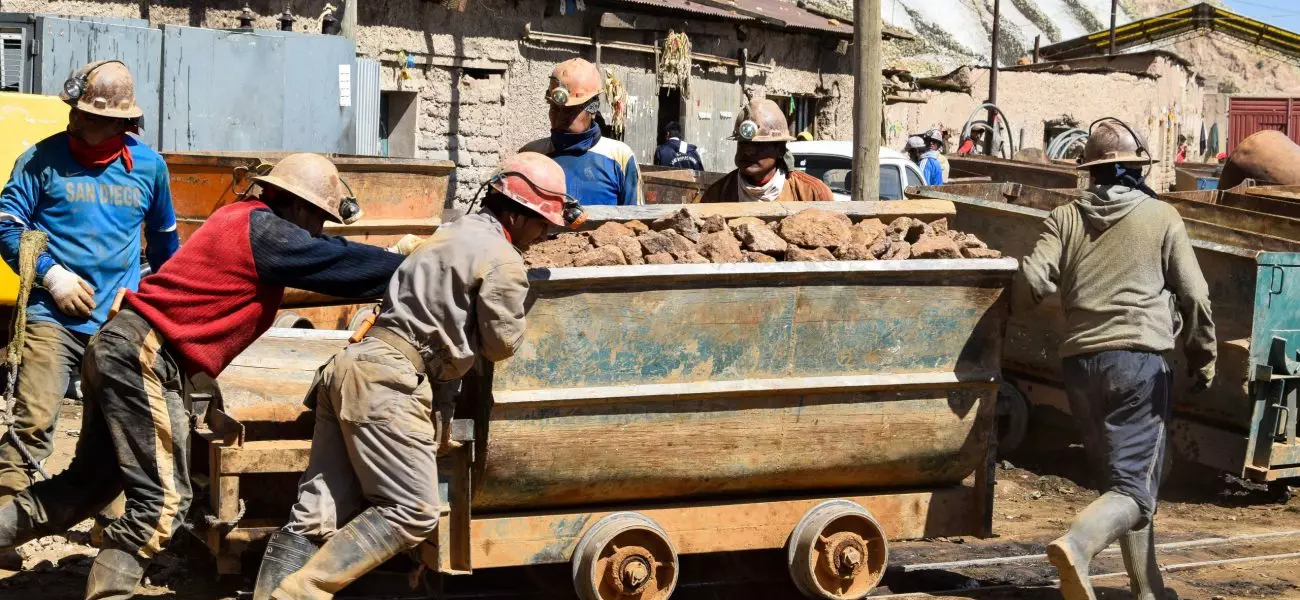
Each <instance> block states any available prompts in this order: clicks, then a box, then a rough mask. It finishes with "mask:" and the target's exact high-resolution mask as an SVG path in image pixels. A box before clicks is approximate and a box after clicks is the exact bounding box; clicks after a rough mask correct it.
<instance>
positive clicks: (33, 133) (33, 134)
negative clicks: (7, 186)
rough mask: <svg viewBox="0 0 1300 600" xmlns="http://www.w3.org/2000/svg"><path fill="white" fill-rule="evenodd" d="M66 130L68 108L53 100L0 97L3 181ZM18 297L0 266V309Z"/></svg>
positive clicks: (5, 269)
mask: <svg viewBox="0 0 1300 600" xmlns="http://www.w3.org/2000/svg"><path fill="white" fill-rule="evenodd" d="M67 127H68V105H66V104H64V103H63V102H62V101H61V100H59V99H58V97H55V96H37V95H33V94H14V93H0V131H3V132H5V133H4V135H0V172H3V173H4V178H5V181H6V182H7V181H8V180H9V173H11V172H12V171H13V167H14V161H16V160H18V156H19V155H21V154H22V153H23V152H25V151H26V150H27V149H28V148H30V147H31V146H32V145H33V144H35V143H36V142H39V141H41V140H43V139H45V138H47V137H49V136H50V135H53V134H55V133H58V132H60V131H63V130H64V129H67ZM17 297H18V276H17V275H15V274H14V272H13V270H12V269H10V268H9V267H8V265H5V264H4V263H0V305H3V306H12V305H13V303H14V300H15V299H17Z"/></svg>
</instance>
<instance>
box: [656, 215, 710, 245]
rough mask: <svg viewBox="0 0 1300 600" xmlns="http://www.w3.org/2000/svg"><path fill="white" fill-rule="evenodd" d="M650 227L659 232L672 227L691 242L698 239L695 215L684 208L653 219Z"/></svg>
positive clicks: (698, 228) (698, 229)
mask: <svg viewBox="0 0 1300 600" xmlns="http://www.w3.org/2000/svg"><path fill="white" fill-rule="evenodd" d="M650 229H653V230H655V231H659V232H662V231H665V230H668V229H672V230H673V231H676V232H677V233H679V234H681V235H682V236H683V237H685V238H686V239H688V240H690V241H692V242H695V241H699V239H700V227H699V224H698V223H696V222H695V216H694V215H692V214H691V213H690V211H688V210H686V209H685V208H683V209H681V210H679V211H677V212H675V213H673V214H671V215H668V216H666V217H664V218H662V219H655V221H654V222H653V223H651V224H650Z"/></svg>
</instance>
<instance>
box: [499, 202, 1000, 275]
mask: <svg viewBox="0 0 1300 600" xmlns="http://www.w3.org/2000/svg"><path fill="white" fill-rule="evenodd" d="M1001 256H1002V253H1001V252H998V251H997V250H992V249H990V248H989V247H988V245H987V244H985V243H984V242H983V241H982V240H980V239H979V238H977V237H975V236H973V235H970V234H966V233H962V232H960V231H956V230H953V229H949V228H948V220H947V219H939V220H937V221H933V222H930V223H926V222H924V221H921V220H919V219H913V218H911V217H898V218H897V219H894V220H893V221H892V222H891V223H889V224H888V225H886V224H885V223H884V222H883V221H881V220H880V219H863V220H861V221H859V222H857V223H854V222H853V220H852V219H850V218H849V217H848V215H845V214H843V213H838V212H833V211H828V210H824V209H819V208H810V209H808V210H805V211H803V212H800V213H798V214H796V215H792V216H789V217H786V218H784V219H782V220H780V221H778V222H775V223H772V224H768V223H767V222H765V221H763V220H762V219H759V218H757V217H739V218H736V219H731V220H729V221H728V220H726V219H723V218H722V217H721V216H718V215H713V216H710V217H707V218H704V219H699V218H697V217H695V216H694V215H692V214H691V213H690V211H688V210H687V209H684V208H683V209H682V210H679V211H677V212H675V213H673V214H671V215H669V216H666V217H664V218H662V219H658V220H656V221H654V222H653V223H650V224H649V225H646V224H645V223H642V222H641V221H630V222H627V223H616V222H610V223H605V224H604V225H601V226H600V227H598V228H596V229H594V230H592V231H584V232H581V233H562V234H560V235H559V236H558V237H556V238H555V239H551V240H547V241H544V242H540V243H538V244H535V245H534V246H533V247H532V248H529V249H528V251H527V252H525V253H524V262H525V263H526V264H527V265H528V266H529V267H530V268H556V267H594V266H612V265H644V264H650V265H671V264H690V263H740V262H751V263H754V262H777V261H832V260H904V259H908V258H999V257H1001Z"/></svg>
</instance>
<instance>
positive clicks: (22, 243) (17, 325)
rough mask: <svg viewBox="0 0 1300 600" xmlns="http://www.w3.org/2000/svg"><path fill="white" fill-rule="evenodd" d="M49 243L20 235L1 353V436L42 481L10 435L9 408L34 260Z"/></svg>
mask: <svg viewBox="0 0 1300 600" xmlns="http://www.w3.org/2000/svg"><path fill="white" fill-rule="evenodd" d="M48 242H49V237H48V236H46V235H45V232H44V231H37V230H34V229H29V230H27V231H24V232H23V236H22V238H21V239H20V240H19V242H18V299H17V300H16V301H15V302H14V317H13V322H12V331H13V338H12V339H10V340H9V347H8V348H7V349H6V350H5V365H6V366H8V369H7V370H8V377H7V378H6V379H7V380H6V382H5V390H4V396H3V397H0V426H4V427H5V428H6V429H5V435H6V436H8V437H9V440H10V441H11V442H13V446H14V448H15V449H16V450H18V454H19V455H20V456H22V459H23V460H24V461H25V462H27V464H28V466H30V467H32V468H33V469H34V470H35V471H36V472H37V473H39V474H40V476H41V478H42V479H49V478H50V477H49V475H47V474H46V473H45V470H44V469H42V468H41V465H40V463H38V462H36V461H35V460H34V459H33V458H32V455H31V453H30V452H28V451H27V446H25V445H24V444H23V443H22V441H20V440H19V439H18V438H17V437H15V436H14V435H13V429H12V427H13V423H14V417H13V406H14V390H15V388H17V384H18V365H19V364H21V363H22V361H23V343H24V342H25V341H26V337H27V336H26V332H27V299H28V298H29V297H31V295H32V285H33V284H34V283H35V282H36V259H37V258H39V257H40V256H41V253H42V252H45V246H46V244H47V243H48Z"/></svg>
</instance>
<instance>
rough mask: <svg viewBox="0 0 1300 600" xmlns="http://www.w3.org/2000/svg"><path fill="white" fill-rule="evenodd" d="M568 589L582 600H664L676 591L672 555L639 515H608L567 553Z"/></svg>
mask: <svg viewBox="0 0 1300 600" xmlns="http://www.w3.org/2000/svg"><path fill="white" fill-rule="evenodd" d="M573 587H574V589H575V590H577V592H578V597H579V598H581V599H582V600H667V598H668V597H669V596H671V595H672V594H673V588H675V587H677V551H676V550H674V549H673V545H672V542H670V541H668V534H666V533H664V530H663V528H662V527H660V526H659V524H658V523H655V522H654V521H653V520H651V519H650V518H649V517H646V516H645V515H641V514H637V513H634V512H621V513H614V514H612V515H609V516H607V517H605V518H603V519H601V520H599V521H597V522H596V524H595V525H592V526H591V529H589V530H587V533H586V535H584V536H582V540H581V541H579V542H578V547H577V548H576V549H574V551H573Z"/></svg>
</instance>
